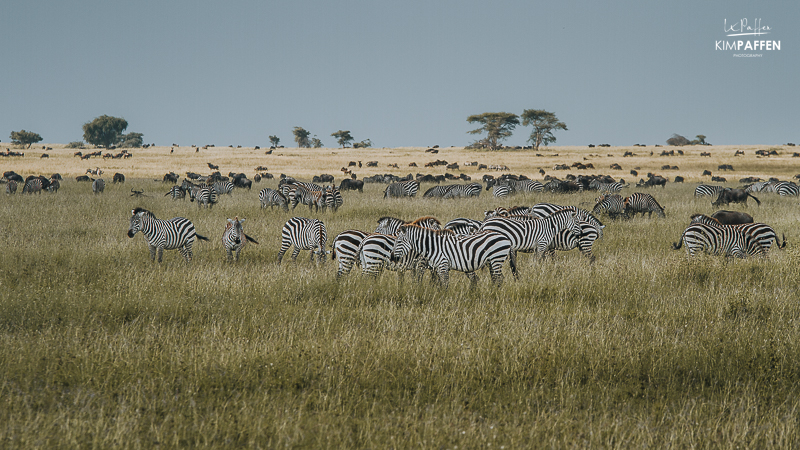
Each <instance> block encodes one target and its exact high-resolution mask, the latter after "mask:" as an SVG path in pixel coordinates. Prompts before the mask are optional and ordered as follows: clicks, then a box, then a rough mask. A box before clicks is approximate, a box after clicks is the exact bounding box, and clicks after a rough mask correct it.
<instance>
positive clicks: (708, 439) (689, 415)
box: [0, 146, 800, 449]
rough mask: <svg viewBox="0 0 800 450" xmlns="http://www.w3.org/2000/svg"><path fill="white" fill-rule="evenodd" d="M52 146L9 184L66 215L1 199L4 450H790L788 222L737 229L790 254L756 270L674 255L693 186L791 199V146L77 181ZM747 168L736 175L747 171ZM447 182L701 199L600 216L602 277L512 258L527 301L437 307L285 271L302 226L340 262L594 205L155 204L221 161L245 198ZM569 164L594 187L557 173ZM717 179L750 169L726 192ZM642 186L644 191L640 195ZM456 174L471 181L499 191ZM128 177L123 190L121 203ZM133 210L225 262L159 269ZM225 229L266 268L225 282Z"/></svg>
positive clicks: (19, 199)
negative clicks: (407, 222) (383, 240)
mask: <svg viewBox="0 0 800 450" xmlns="http://www.w3.org/2000/svg"><path fill="white" fill-rule="evenodd" d="M53 147H54V149H53V150H48V151H47V153H48V154H49V155H50V158H46V159H41V158H39V154H40V153H41V152H42V151H41V150H25V153H26V156H25V157H24V158H3V159H2V160H1V161H0V163H2V167H3V170H15V171H16V172H17V173H20V174H22V175H23V176H26V175H31V174H45V175H50V174H51V173H54V172H59V173H61V174H62V175H63V176H64V181H63V182H62V187H61V189H60V190H59V191H58V192H57V193H55V194H51V193H42V194H41V195H21V194H20V192H21V188H20V190H19V191H18V193H17V194H16V195H5V194H0V227H1V228H0V229H2V233H0V248H1V249H2V252H0V344H1V345H0V447H2V448H59V447H67V448H144V449H149V448H175V447H203V448H232V447H246V448H276V447H293V448H411V447H417V448H456V447H458V448H495V449H496V448H506V449H515V448H543V447H548V448H575V447H578V448H581V447H584V448H585V447H591V448H597V447H601V448H607V447H612V448H613V447H617V448H631V447H633V448H640V447H650V448H686V447H691V448H796V447H798V446H800V304H799V303H798V287H799V285H800V268H798V264H797V262H798V257H800V250H798V248H799V247H798V245H800V231H798V227H797V222H798V213H797V211H798V208H800V206H799V205H798V199H797V198H781V197H778V196H777V195H775V194H756V196H757V197H759V199H760V200H761V201H762V204H761V206H760V207H759V206H756V205H755V203H754V202H752V200H750V202H749V203H748V206H732V207H731V208H729V209H736V210H743V211H747V212H748V213H750V214H752V215H753V216H754V217H755V219H756V220H757V221H760V222H765V223H768V224H770V225H772V226H773V227H774V228H775V229H776V230H777V231H778V233H779V234H781V235H783V234H785V238H786V240H787V241H788V246H787V248H786V249H784V250H778V249H775V248H773V250H772V252H771V254H770V255H769V256H768V257H767V258H765V259H747V260H734V261H726V260H724V259H723V258H720V257H713V256H706V255H703V256H700V257H697V258H694V259H692V260H690V259H688V258H687V256H686V253H685V252H684V251H674V250H672V249H671V246H672V243H673V242H677V241H678V239H679V237H680V235H681V233H682V231H683V229H684V228H685V227H686V225H687V224H688V221H689V215H690V214H692V213H695V212H703V213H711V212H713V211H715V210H716V208H714V207H712V206H711V200H710V199H709V198H701V199H696V198H694V196H693V191H694V187H695V186H696V185H697V184H698V183H699V182H700V181H708V177H703V176H701V173H702V171H703V170H705V169H709V170H711V171H712V172H714V174H715V175H721V176H725V177H727V179H728V183H726V185H727V186H732V187H734V186H738V183H737V180H738V179H739V178H743V177H746V176H760V177H762V178H767V177H769V176H775V177H778V178H781V179H784V180H788V179H791V178H792V177H793V176H794V175H795V174H797V173H800V158H792V151H793V149H792V148H790V147H776V150H777V151H778V152H779V153H780V154H779V156H773V157H769V158H757V157H756V155H755V154H754V151H755V150H757V149H769V148H771V147H770V146H761V147H756V146H741V147H740V146H728V147H718V146H713V147H685V148H683V150H684V152H685V155H684V156H669V157H661V156H658V155H659V153H660V151H662V150H664V149H667V150H669V149H672V148H667V147H664V148H654V147H652V146H650V147H646V148H639V147H626V148H623V147H614V148H592V149H589V148H578V147H552V148H547V149H542V150H541V151H540V152H539V153H541V154H542V155H544V156H535V154H534V153H532V152H531V151H500V152H486V151H475V150H465V149H461V148H443V149H440V152H439V153H438V154H436V155H432V154H430V153H425V152H424V150H425V149H424V148H398V149H367V150H353V149H315V150H312V149H296V148H287V149H277V150H275V151H274V152H273V154H272V155H265V154H264V150H262V149H260V150H255V149H252V148H249V149H233V148H227V147H224V148H209V149H201V150H200V151H196V149H194V148H189V147H179V148H176V149H175V151H174V153H170V147H156V148H150V149H132V150H131V153H133V155H134V156H133V157H132V158H130V159H126V160H122V159H115V160H110V159H109V160H102V159H98V158H93V159H91V160H88V161H81V160H79V159H78V158H77V157H73V156H72V152H73V150H67V149H64V148H62V147H61V146H53ZM737 150H743V151H744V152H745V155H744V156H736V157H734V156H733V155H734V152H735V151H737ZM624 151H633V152H634V153H636V154H637V155H636V156H632V157H625V158H623V157H622V154H623V152H624ZM651 151H654V152H655V154H654V155H650V152H651ZM701 151H703V152H705V151H708V152H711V153H712V156H711V157H701V156H699V154H700V152H701ZM555 154H558V156H553V155H555ZM608 155H612V156H608ZM584 158H585V159H584ZM436 159H444V160H447V161H448V162H458V163H460V164H461V163H463V162H464V161H478V162H480V163H483V164H504V165H507V166H508V167H509V168H510V172H511V173H515V174H525V175H527V176H529V177H531V178H533V179H537V180H541V179H542V176H541V175H540V173H539V172H538V170H539V168H542V169H544V170H545V171H546V172H547V174H550V175H553V176H559V177H561V178H563V177H564V176H565V175H566V174H567V173H573V174H581V173H584V174H599V173H605V174H609V175H612V176H614V177H616V178H619V177H622V178H625V179H626V180H627V181H635V180H638V178H641V177H642V176H644V174H646V173H647V172H654V173H659V174H661V175H664V176H668V177H669V178H670V181H671V180H672V179H673V178H674V176H676V175H681V176H684V177H685V178H686V179H687V182H686V183H684V184H676V183H672V182H670V183H668V184H667V186H666V187H665V188H663V189H662V188H654V189H650V190H646V191H645V190H643V189H638V188H634V187H630V188H627V189H626V190H624V191H623V193H625V194H626V195H629V194H630V193H631V192H636V191H644V192H649V193H651V194H653V195H654V196H655V197H656V199H657V200H658V201H659V202H660V203H661V204H662V205H663V206H665V208H666V214H667V217H666V219H658V218H656V217H655V216H653V218H647V217H645V218H642V217H641V216H640V217H636V218H634V219H632V220H628V221H612V220H610V219H608V218H606V217H600V219H601V220H603V221H604V223H605V224H606V228H605V231H604V237H603V238H602V239H601V240H599V241H598V242H597V243H596V244H595V247H594V253H595V255H596V257H597V260H596V262H595V263H594V264H590V263H589V262H588V261H586V260H585V258H583V257H582V256H581V255H580V254H579V253H578V252H577V251H576V250H573V251H571V252H559V253H557V254H556V257H555V258H554V259H552V260H545V261H537V260H536V259H535V258H534V257H533V256H532V255H521V256H520V272H521V277H520V279H519V280H514V279H513V278H512V277H511V276H510V273H509V271H508V269H507V268H506V270H505V272H506V275H507V276H506V279H505V283H504V285H503V287H502V288H499V289H498V288H496V287H495V286H493V285H492V284H491V283H489V277H488V273H486V272H485V271H484V272H483V273H481V274H480V282H479V284H478V287H477V288H476V289H475V290H473V291H470V290H469V289H468V282H467V279H466V277H465V276H463V275H462V274H459V273H457V272H454V273H452V274H451V283H450V288H449V289H448V290H442V289H440V288H438V287H437V286H435V285H434V284H432V283H431V282H430V275H426V277H425V279H424V281H423V282H421V283H416V282H415V281H414V279H413V277H411V276H410V275H406V276H405V277H403V279H402V280H400V279H398V276H397V274H395V273H394V272H384V273H383V274H382V275H381V276H380V277H379V278H378V279H376V280H373V279H365V278H363V277H361V275H360V273H357V272H358V269H357V268H356V269H355V270H354V273H352V274H350V275H349V276H348V277H347V278H346V279H344V280H343V281H341V282H339V283H337V282H336V280H335V267H336V265H335V264H334V263H333V262H332V261H331V260H330V259H328V260H327V261H326V262H325V263H324V264H322V265H318V264H315V263H311V262H309V260H308V252H302V253H301V255H300V257H299V258H298V260H297V262H296V263H292V262H291V260H290V259H289V258H285V259H284V263H283V264H282V265H281V266H278V265H277V252H278V248H279V245H280V229H281V227H282V225H283V223H284V222H285V221H286V220H288V219H289V218H290V217H292V215H300V216H306V217H316V218H321V219H322V220H324V222H325V223H326V225H327V228H328V234H329V242H330V241H331V240H332V239H333V237H334V236H335V235H336V234H337V233H339V232H341V231H343V230H346V229H350V228H356V229H362V230H368V231H369V230H372V229H374V227H375V225H376V220H377V218H378V217H381V216H385V215H392V216H397V217H402V218H406V219H413V218H416V217H420V216H425V215H433V216H436V217H438V218H439V219H440V220H441V221H442V222H445V221H447V220H450V219H453V218H456V217H470V218H475V219H478V218H481V217H482V215H483V214H482V213H483V211H484V210H485V209H491V208H494V207H496V206H512V205H532V204H534V203H538V202H553V203H558V204H566V205H578V206H582V207H584V208H586V209H591V208H592V206H593V204H594V198H595V197H596V195H595V193H590V192H584V193H578V194H573V195H555V194H535V195H529V196H525V197H522V196H517V197H512V198H511V199H509V200H495V199H494V198H492V197H491V195H487V194H490V193H488V192H486V191H484V192H483V194H482V195H481V197H480V198H479V199H468V200H467V199H465V200H455V201H447V202H443V201H437V200H428V199H423V198H421V192H420V194H419V195H418V196H417V198H413V199H397V200H390V201H386V200H384V199H383V198H382V197H383V195H382V191H383V188H384V186H383V185H375V184H367V185H366V186H365V189H364V193H363V194H361V193H357V192H344V196H345V204H344V206H343V207H342V208H341V209H340V210H339V211H338V212H336V213H331V212H325V213H323V212H319V213H316V212H312V213H309V211H308V210H307V209H305V207H303V206H299V207H298V209H297V210H295V211H294V213H293V212H291V211H290V212H288V213H285V212H283V211H280V210H278V209H275V210H274V211H273V210H269V209H265V210H262V209H261V208H260V207H259V202H258V191H259V190H260V189H261V188H263V187H272V188H275V187H276V186H277V180H264V181H262V182H261V183H254V184H253V186H254V187H253V189H252V190H251V191H246V190H236V191H234V193H233V194H232V195H231V196H227V195H226V196H222V198H221V199H220V202H219V204H218V205H217V206H215V207H214V208H213V209H212V210H210V211H209V210H205V209H198V207H197V206H196V205H195V204H194V203H190V202H189V201H188V200H186V201H182V200H178V201H172V200H171V199H169V198H168V197H164V194H165V193H166V192H167V190H168V188H169V186H168V185H164V184H162V183H161V182H160V180H161V177H162V176H163V175H164V173H166V172H168V171H174V172H176V173H178V174H181V175H183V174H184V173H185V172H186V171H194V172H199V173H209V172H210V170H209V169H208V167H207V165H206V163H207V162H210V163H213V164H217V165H219V166H220V169H221V170H222V172H223V174H227V173H228V172H231V171H232V172H245V173H246V174H247V175H248V176H249V177H250V178H251V179H252V178H253V175H254V174H255V170H254V169H255V167H257V166H259V165H263V166H267V167H268V168H269V170H268V172H271V173H273V174H275V175H276V177H277V176H278V174H280V173H286V174H288V175H293V176H296V177H297V178H299V179H303V180H310V178H311V176H312V175H316V174H320V173H330V174H333V175H335V176H336V179H337V180H336V181H337V184H338V182H339V180H340V179H341V172H339V168H340V167H342V166H347V162H348V161H351V160H352V161H358V160H361V161H362V163H364V164H365V163H366V162H367V161H373V160H374V161H378V162H379V165H378V167H377V168H367V167H366V166H364V167H362V168H360V169H358V168H356V169H354V171H355V172H356V173H357V174H358V176H359V178H362V177H364V176H368V175H372V174H375V173H395V174H398V175H401V176H402V175H405V174H407V173H409V172H411V173H414V174H416V173H418V172H420V173H433V174H441V173H443V172H444V168H443V167H438V168H434V169H428V168H424V167H422V166H423V164H424V163H426V162H429V161H433V160H436ZM410 162H416V163H417V164H418V165H419V166H420V167H419V168H413V167H412V168H409V167H408V164H409V163H410ZM573 162H583V163H587V162H591V163H592V164H593V165H594V167H595V169H594V170H592V169H589V170H580V171H579V170H575V169H573V170H570V171H553V170H552V168H553V166H554V165H555V164H568V165H569V164H572V163H573ZM390 163H397V164H398V166H399V168H398V169H390V168H388V167H387V165H388V164H390ZM612 163H618V164H620V165H622V167H623V169H624V170H623V171H612V170H611V169H609V165H610V164H612ZM719 164H731V165H732V166H733V167H734V169H735V171H734V172H727V173H726V172H721V173H717V172H718V171H717V166H718V165H719ZM663 165H670V166H678V168H679V169H678V170H661V167H662V166H663ZM95 167H100V168H102V169H103V170H104V171H105V174H104V175H103V177H104V178H105V179H106V180H107V181H108V185H107V187H106V191H105V192H104V193H103V194H101V195H93V194H92V193H91V189H90V186H89V183H78V182H76V181H75V179H74V177H75V176H77V175H81V174H83V173H85V171H86V169H87V168H95ZM635 167H638V168H639V169H637V170H638V172H639V174H640V175H639V177H633V176H631V175H630V174H629V171H630V170H631V169H634V168H635ZM462 169H464V170H463V172H464V173H467V174H468V175H470V176H472V177H473V179H479V178H480V176H481V175H482V174H483V173H493V172H486V171H480V172H479V171H477V170H476V168H475V167H470V168H464V167H462ZM114 172H121V173H124V174H125V175H126V177H127V182H126V183H125V184H123V185H119V184H117V185H115V184H111V183H110V180H111V176H112V175H113V173H114ZM451 172H453V173H456V174H458V173H461V172H462V171H451ZM493 174H494V175H498V174H499V173H493ZM154 180H158V181H154ZM714 184H718V183H714ZM429 187H430V185H424V184H423V186H422V188H421V191H422V192H424V190H425V189H427V188H429ZM131 189H135V190H142V191H144V193H145V194H147V195H148V197H143V198H136V197H132V196H131ZM136 206H141V207H144V208H147V209H149V210H151V211H152V212H153V213H154V214H155V215H156V216H157V217H159V218H162V219H168V218H171V217H175V216H183V217H187V218H190V219H191V220H192V221H193V222H194V223H195V226H196V228H197V231H198V233H200V234H201V235H204V236H207V237H209V238H210V239H211V240H210V241H209V242H196V243H195V247H194V253H195V258H194V260H193V261H192V263H191V264H186V263H185V262H184V261H183V259H182V258H181V257H180V254H179V253H178V252H176V251H166V252H165V254H164V261H163V263H161V264H157V263H152V262H151V261H150V259H149V252H148V250H147V246H146V244H145V242H144V238H143V237H142V236H140V235H137V236H135V237H134V238H133V239H129V238H128V237H127V236H126V232H127V230H128V226H129V218H130V212H131V209H133V208H134V207H136ZM234 216H239V217H245V218H247V221H246V222H245V231H247V232H248V234H250V235H251V236H253V237H254V238H255V239H256V240H258V242H259V245H251V246H249V247H247V248H245V250H244V251H243V252H242V256H241V259H240V261H238V262H237V263H228V262H227V261H226V260H225V254H224V250H223V248H222V244H221V241H220V239H221V236H222V232H223V230H224V225H225V222H226V221H225V219H226V218H232V217H234Z"/></svg>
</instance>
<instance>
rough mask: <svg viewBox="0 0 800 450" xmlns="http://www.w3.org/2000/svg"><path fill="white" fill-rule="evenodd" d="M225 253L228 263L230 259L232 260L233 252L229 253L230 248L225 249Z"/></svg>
mask: <svg viewBox="0 0 800 450" xmlns="http://www.w3.org/2000/svg"><path fill="white" fill-rule="evenodd" d="M225 253H227V256H228V261H230V260H232V259H233V252H232V251H231V249H230V248H226V249H225Z"/></svg>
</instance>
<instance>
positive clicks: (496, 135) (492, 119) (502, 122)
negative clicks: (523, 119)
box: [467, 112, 519, 150]
mask: <svg viewBox="0 0 800 450" xmlns="http://www.w3.org/2000/svg"><path fill="white" fill-rule="evenodd" d="M467 122H469V123H479V124H481V125H482V126H481V127H480V128H477V129H475V130H472V131H469V132H468V133H469V134H481V133H486V138H485V139H484V140H483V143H485V145H486V146H487V147H489V148H490V149H492V150H497V149H498V148H500V141H502V140H504V139H506V138H508V137H509V136H511V132H512V131H513V130H514V128H515V127H516V126H517V125H519V117H518V116H517V115H516V114H511V113H507V112H499V113H483V114H473V115H471V116H469V117H467Z"/></svg>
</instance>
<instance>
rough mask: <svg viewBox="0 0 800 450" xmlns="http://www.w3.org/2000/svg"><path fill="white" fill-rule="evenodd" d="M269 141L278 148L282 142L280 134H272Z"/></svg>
mask: <svg viewBox="0 0 800 450" xmlns="http://www.w3.org/2000/svg"><path fill="white" fill-rule="evenodd" d="M269 142H270V143H271V144H272V146H273V147H276V148H277V147H278V144H280V143H281V138H279V137H278V136H270V137H269Z"/></svg>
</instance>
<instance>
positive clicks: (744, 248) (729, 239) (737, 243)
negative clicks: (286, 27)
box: [672, 223, 763, 258]
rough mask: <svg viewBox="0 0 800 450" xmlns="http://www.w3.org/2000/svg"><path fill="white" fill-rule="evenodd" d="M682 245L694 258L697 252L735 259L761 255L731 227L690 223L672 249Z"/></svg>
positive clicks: (748, 240) (757, 247) (755, 245)
mask: <svg viewBox="0 0 800 450" xmlns="http://www.w3.org/2000/svg"><path fill="white" fill-rule="evenodd" d="M684 243H686V252H687V253H688V254H689V256H695V253H697V251H698V250H702V251H705V252H707V253H710V254H712V255H725V256H733V257H736V258H744V257H746V256H755V255H759V254H763V249H762V248H761V246H760V245H757V244H755V243H753V242H751V241H750V239H749V238H748V237H747V236H746V235H745V234H744V233H743V232H742V231H741V230H739V229H736V228H734V227H732V226H727V227H721V226H714V225H706V224H704V223H692V224H690V225H689V226H688V227H686V230H684V231H683V234H682V235H681V239H680V241H678V242H677V243H673V244H672V249H673V250H680V248H681V246H682V245H683V244H684Z"/></svg>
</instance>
